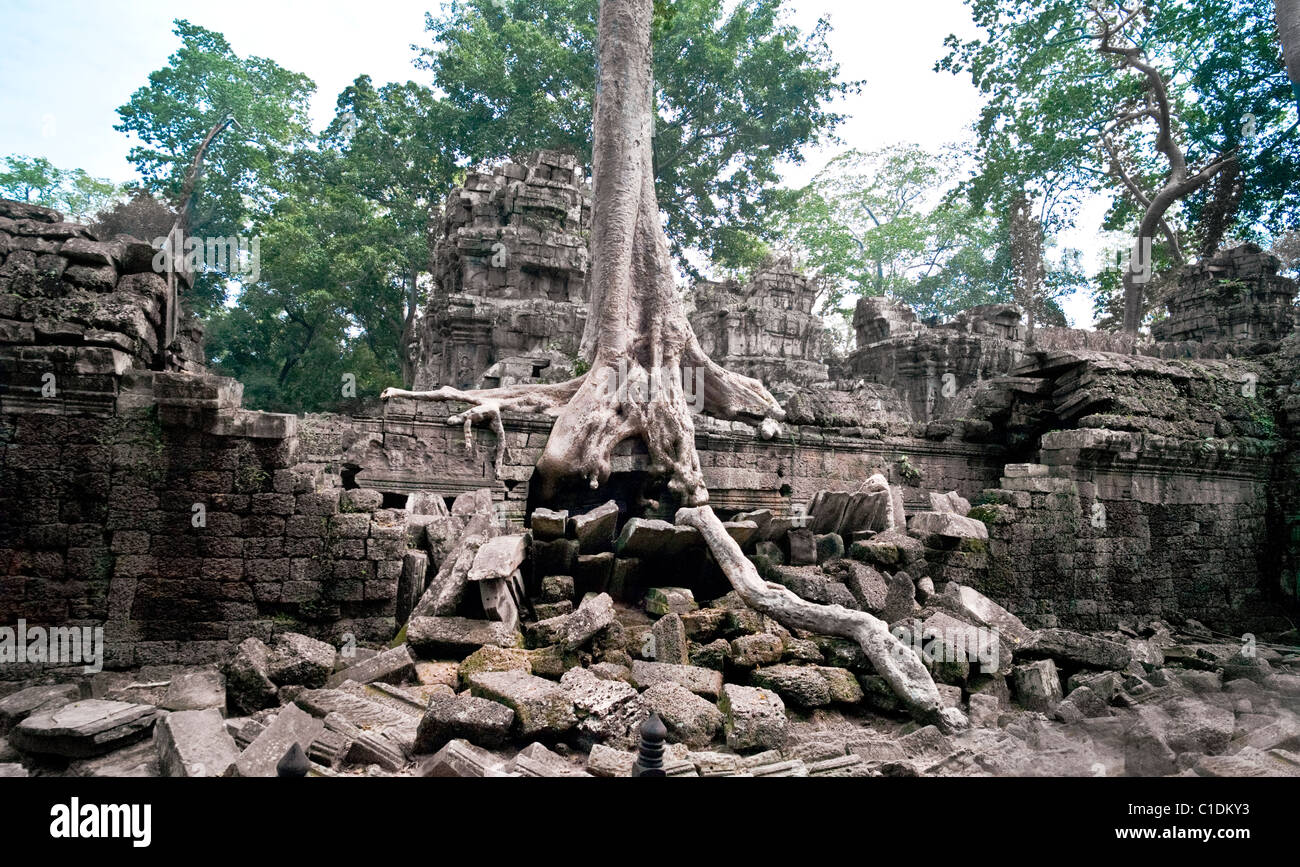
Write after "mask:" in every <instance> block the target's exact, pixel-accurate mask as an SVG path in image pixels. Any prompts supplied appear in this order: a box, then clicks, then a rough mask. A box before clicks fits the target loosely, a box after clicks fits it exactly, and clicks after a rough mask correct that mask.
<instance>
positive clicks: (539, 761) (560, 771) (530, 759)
mask: <svg viewBox="0 0 1300 867" xmlns="http://www.w3.org/2000/svg"><path fill="white" fill-rule="evenodd" d="M506 770H508V771H512V772H514V773H517V774H518V775H519V776H521V777H590V776H591V774H588V773H587V772H586V771H582V770H579V769H578V768H575V767H574V766H573V765H571V764H569V763H568V762H567V761H565V760H564V757H563V756H560V755H558V754H556V753H554V752H552V751H551V750H549V749H547V748H546V746H545V745H543V744H539V743H532V744H529V745H528V746H526V747H524V748H523V749H522V750H520V751H519V753H518V755H516V756H515V757H514V758H513V759H512V760H511V761H510V762H509V763H508V764H507V765H506Z"/></svg>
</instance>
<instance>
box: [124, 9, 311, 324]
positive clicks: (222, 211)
mask: <svg viewBox="0 0 1300 867" xmlns="http://www.w3.org/2000/svg"><path fill="white" fill-rule="evenodd" d="M175 25H176V26H175V30H174V31H173V32H174V33H175V34H176V35H177V36H178V37H180V40H181V47H180V48H179V49H178V50H177V51H176V52H175V53H174V54H172V55H171V57H169V58H168V64H167V66H165V67H163V68H162V69H159V70H156V71H155V72H153V73H150V75H149V84H148V85H147V86H145V87H142V88H140V89H139V90H137V91H136V92H135V93H133V94H132V95H131V99H130V101H129V102H127V103H126V104H125V105H123V106H121V107H120V108H119V109H118V110H117V111H118V116H119V117H120V118H121V122H120V123H118V124H117V125H116V126H115V127H114V128H115V129H117V130H118V131H119V132H124V133H133V134H135V135H136V136H137V137H138V138H139V140H140V142H141V144H139V145H137V146H135V147H133V148H132V149H131V151H130V153H129V155H128V157H127V158H128V159H129V160H130V161H131V163H132V164H133V165H134V166H135V167H136V170H137V171H138V172H139V173H140V176H141V179H142V181H141V184H142V188H143V189H144V190H146V191H148V192H150V193H153V194H155V195H157V196H159V197H160V198H162V199H164V200H165V201H167V202H170V203H172V204H173V205H174V206H175V207H178V208H179V207H180V205H181V204H182V203H181V202H179V201H178V200H179V198H180V195H181V191H182V189H183V187H184V184H185V177H186V174H187V173H188V171H189V168H190V165H191V162H192V161H193V158H194V155H195V154H196V153H197V151H198V148H199V145H200V143H201V142H202V141H203V140H204V138H205V137H206V136H207V134H208V132H209V130H210V129H211V128H212V127H213V126H214V125H216V124H217V123H219V122H220V121H221V120H222V119H223V118H225V117H227V116H232V117H234V118H235V120H236V122H237V123H238V127H235V128H231V129H229V130H227V131H226V132H224V133H223V134H222V135H220V136H218V137H217V138H216V140H215V141H214V142H213V144H212V146H211V147H210V148H209V149H208V151H207V155H206V158H205V159H204V162H203V174H202V176H201V177H200V179H199V182H198V184H197V185H196V187H195V193H194V203H193V205H192V208H191V212H190V234H191V235H195V236H200V237H229V236H232V235H240V234H244V233H246V232H248V231H249V230H250V228H251V227H252V225H253V223H254V222H256V221H257V220H258V219H259V218H260V217H262V216H263V215H265V214H266V213H267V212H268V211H269V210H270V207H271V204H272V202H274V201H276V200H277V199H278V198H279V197H280V196H281V195H282V194H283V193H284V188H283V179H284V165H285V162H286V160H287V159H288V157H289V155H290V154H291V153H292V152H294V151H295V150H296V149H298V148H300V147H302V146H303V145H304V144H305V143H306V142H308V141H309V139H310V136H311V129H310V124H309V120H308V114H307V110H308V100H309V98H310V97H311V94H312V93H313V92H314V91H315V89H316V86H315V84H313V83H312V81H311V79H309V78H308V77H307V76H305V75H300V74H298V73H296V72H290V71H289V70H287V69H284V68H283V67H281V66H280V65H279V64H277V63H275V62H274V61H273V60H269V59H267V58H264V57H240V56H238V55H237V54H235V52H234V51H233V50H232V49H231V47H230V43H228V42H227V41H226V39H225V37H223V36H222V35H221V34H220V33H216V32H214V31H211V30H207V29H206V28H203V27H200V26H198V25H196V24H191V23H190V22H188V21H184V20H180V19H178V20H177V21H176V22H175ZM229 276H232V275H221V274H204V275H202V276H201V277H200V278H199V280H198V281H196V285H195V288H194V290H193V292H192V296H191V297H190V298H189V299H188V301H189V304H190V307H191V309H192V310H193V311H194V312H197V313H200V314H202V313H206V312H210V311H211V310H213V309H214V308H216V307H217V306H219V305H220V304H221V302H222V301H223V300H224V298H225V280H226V278H227V277H229Z"/></svg>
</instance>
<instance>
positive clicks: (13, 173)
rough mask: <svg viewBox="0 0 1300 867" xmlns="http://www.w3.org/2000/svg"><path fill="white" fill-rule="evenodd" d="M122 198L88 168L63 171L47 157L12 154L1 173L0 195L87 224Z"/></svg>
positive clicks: (109, 183) (109, 184)
mask: <svg viewBox="0 0 1300 867" xmlns="http://www.w3.org/2000/svg"><path fill="white" fill-rule="evenodd" d="M121 195H122V190H121V189H120V188H119V187H118V186H117V185H116V184H114V183H113V182H112V181H108V180H105V179H103V178H95V177H91V176H90V175H89V174H88V173H87V172H86V170H85V169H60V168H58V167H56V166H55V165H54V164H53V163H51V162H50V161H49V160H47V159H45V158H44V157H35V158H33V157H26V156H21V155H18V154H11V155H9V156H7V157H5V166H4V170H3V171H0V196H3V197H4V198H6V199H18V200H20V201H24V202H31V203H32V204H34V205H42V206H44V207H47V208H54V209H55V210H57V211H59V212H60V213H62V214H63V216H64V218H65V219H68V220H75V221H78V222H85V221H87V220H89V219H90V218H91V217H92V216H93V215H94V214H95V213H96V212H98V211H99V210H101V209H103V208H106V207H108V206H109V205H111V204H112V203H113V202H114V201H115V200H116V199H117V198H118V197H120V196H121Z"/></svg>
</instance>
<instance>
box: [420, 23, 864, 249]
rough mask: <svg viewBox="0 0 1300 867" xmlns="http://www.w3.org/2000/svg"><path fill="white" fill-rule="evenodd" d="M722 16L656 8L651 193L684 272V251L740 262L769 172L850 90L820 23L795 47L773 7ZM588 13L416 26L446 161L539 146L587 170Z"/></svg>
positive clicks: (763, 205)
mask: <svg viewBox="0 0 1300 867" xmlns="http://www.w3.org/2000/svg"><path fill="white" fill-rule="evenodd" d="M727 5H728V4H724V3H723V2H721V0H673V2H662V3H659V4H657V6H656V19H655V22H656V24H655V31H654V56H655V84H656V104H657V107H658V120H657V124H656V129H655V170H656V183H657V187H656V189H657V191H658V194H659V204H660V207H661V208H662V209H663V211H664V213H665V215H666V216H667V231H668V236H669V240H670V242H671V244H672V246H673V252H674V254H675V255H676V256H677V257H678V260H679V261H680V262H682V263H683V264H684V265H686V267H687V269H688V270H691V269H690V267H689V264H688V263H686V253H687V251H688V250H691V249H697V250H701V251H703V252H705V253H706V254H708V255H710V256H711V257H712V258H713V259H714V261H715V262H717V263H718V264H720V265H722V266H724V267H738V266H742V265H745V264H748V263H750V262H751V260H752V257H753V236H754V235H757V234H760V233H761V231H762V223H763V215H764V214H765V213H766V212H767V211H768V209H769V208H770V207H771V205H772V203H773V193H772V190H773V188H774V187H775V185H776V183H777V181H778V180H779V179H778V176H777V172H776V168H777V164H778V162H780V161H781V160H789V161H791V162H796V163H798V162H802V153H803V151H804V150H805V149H806V148H807V147H809V146H812V145H814V144H816V143H818V142H819V141H821V140H822V139H824V138H826V137H829V136H830V135H831V134H832V133H833V131H834V129H835V128H836V127H837V126H838V125H839V124H840V122H841V121H842V120H843V117H842V116H841V115H839V114H837V113H835V112H833V111H831V110H830V109H829V108H828V105H829V104H830V103H831V101H832V100H833V99H834V98H836V97H837V96H840V95H842V94H845V93H847V92H849V91H851V90H852V89H853V88H855V87H856V86H857V85H856V83H847V82H841V81H839V80H838V73H839V68H838V65H836V64H835V63H834V62H833V61H832V59H831V55H830V50H829V47H828V46H827V43H826V33H827V30H828V28H829V25H828V24H827V23H826V22H825V21H822V22H820V23H819V24H818V26H817V27H816V28H815V29H814V31H813V32H812V33H810V34H803V33H800V32H799V31H798V29H797V28H795V27H793V26H792V25H789V24H787V23H785V22H784V21H783V20H782V18H781V11H782V8H783V2H782V0H742V2H740V3H738V4H736V5H735V7H734V9H732V11H731V12H730V14H727V13H726V11H725V10H726V6H727ZM596 12H597V0H538V2H530V3H527V4H525V3H522V2H518V0H501V2H496V0H467V2H454V3H452V4H450V5H449V6H448V7H446V9H445V11H444V12H443V13H442V14H441V15H440V16H434V15H429V16H427V18H426V29H427V30H428V32H429V34H430V35H431V36H432V38H433V41H434V45H433V46H432V47H430V48H425V49H423V51H422V60H421V64H422V65H423V66H424V67H425V68H427V69H429V70H430V71H431V72H432V73H433V81H434V84H435V86H436V87H437V88H438V89H439V90H440V91H442V92H443V93H445V94H446V99H447V102H448V103H449V105H450V106H452V107H453V108H454V109H455V115H454V116H453V117H448V118H447V119H446V120H447V127H446V128H448V129H452V130H454V131H455V135H448V136H447V138H446V139H445V140H446V141H447V142H448V145H449V146H450V147H452V148H454V151H455V154H456V157H457V159H458V161H459V162H461V163H466V162H468V163H480V162H484V161H489V160H494V159H500V158H503V157H507V156H511V155H518V154H521V153H523V152H525V151H527V150H531V149H533V148H537V147H547V148H557V149H561V150H567V151H569V152H572V153H576V154H578V155H579V157H580V158H581V159H582V160H584V161H585V162H587V163H588V164H590V159H591V122H592V117H591V115H592V101H593V97H594V94H595V63H596V61H595V32H596Z"/></svg>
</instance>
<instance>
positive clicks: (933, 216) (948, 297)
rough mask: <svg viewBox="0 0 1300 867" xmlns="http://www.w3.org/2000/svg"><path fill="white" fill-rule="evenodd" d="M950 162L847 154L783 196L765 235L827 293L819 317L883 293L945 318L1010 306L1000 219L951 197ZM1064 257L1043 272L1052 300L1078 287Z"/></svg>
mask: <svg viewBox="0 0 1300 867" xmlns="http://www.w3.org/2000/svg"><path fill="white" fill-rule="evenodd" d="M958 156H959V155H958V154H956V153H955V152H954V150H953V149H951V148H949V149H947V150H946V151H944V152H942V153H930V152H928V151H926V150H924V149H922V148H920V147H919V146H917V145H906V144H905V145H894V146H891V147H887V148H884V149H882V150H879V151H875V152H870V153H866V152H861V151H848V152H847V153H844V154H841V155H840V156H838V157H836V158H835V159H833V160H831V162H830V163H828V164H827V166H826V167H825V168H824V169H823V170H822V171H821V172H820V173H818V175H817V176H816V177H815V178H814V179H813V180H812V182H811V183H810V184H809V185H808V186H807V187H805V188H804V189H802V190H797V191H790V192H787V193H786V194H785V196H786V201H787V207H786V210H785V213H784V215H782V216H781V217H780V218H778V219H775V220H774V221H773V229H772V233H773V234H774V235H775V236H777V237H780V238H782V239H783V240H784V242H785V243H786V244H788V245H789V246H791V247H793V252H795V254H796V255H798V257H799V258H800V259H802V260H803V262H804V263H805V264H806V266H807V267H809V268H810V269H812V270H813V271H814V272H815V273H816V274H817V275H818V277H819V278H820V279H821V280H822V281H823V283H824V284H825V285H826V287H827V288H826V291H825V294H824V296H823V304H824V308H825V309H826V310H827V311H835V312H838V313H840V314H841V315H843V316H844V317H845V319H846V320H848V319H851V318H852V315H853V302H854V301H855V299H856V298H857V297H859V296H862V295H881V294H889V295H893V296H895V297H897V298H899V299H901V300H903V301H906V302H907V303H908V304H910V305H911V306H912V307H913V308H914V309H915V310H916V311H917V313H918V315H920V316H921V317H923V318H939V319H944V318H948V317H950V316H951V315H953V314H955V313H957V312H958V311H961V310H965V309H967V308H970V307H973V306H975V305H978V304H989V303H994V302H1009V301H1012V300H1013V298H1012V293H1013V286H1014V279H1013V275H1012V273H1011V261H1010V253H1009V246H1008V244H1009V234H1008V229H1007V223H1006V220H1004V219H1001V218H1000V217H999V216H997V215H994V214H992V213H989V212H987V211H985V210H982V209H980V208H977V207H972V206H971V205H970V204H969V203H968V202H967V201H966V200H965V198H964V197H963V196H961V195H959V194H957V192H956V186H957V181H958V176H957V172H958V169H957V166H958V165H959V162H958ZM1071 255H1077V254H1068V253H1067V256H1066V258H1065V260H1064V264H1063V265H1061V266H1059V267H1058V266H1055V265H1054V266H1053V267H1052V268H1051V269H1049V281H1048V282H1049V290H1050V291H1049V295H1050V296H1051V297H1052V298H1056V297H1059V295H1061V294H1063V293H1065V292H1067V291H1069V290H1071V289H1072V288H1073V287H1074V286H1075V285H1077V283H1078V282H1079V281H1080V280H1081V279H1082V278H1081V276H1080V275H1079V274H1078V273H1077V271H1078V268H1077V263H1076V262H1074V260H1073V259H1071V258H1070V256H1071ZM1049 264H1052V263H1049ZM1071 267H1073V270H1071ZM1056 309H1057V311H1058V312H1059V308H1056ZM1060 320H1061V324H1064V316H1063V314H1062V315H1061V316H1060Z"/></svg>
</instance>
